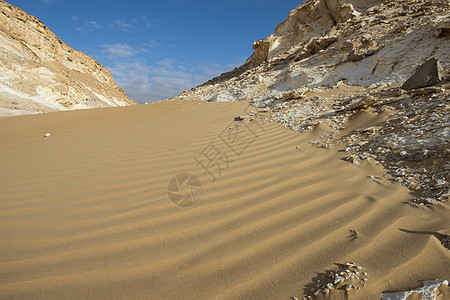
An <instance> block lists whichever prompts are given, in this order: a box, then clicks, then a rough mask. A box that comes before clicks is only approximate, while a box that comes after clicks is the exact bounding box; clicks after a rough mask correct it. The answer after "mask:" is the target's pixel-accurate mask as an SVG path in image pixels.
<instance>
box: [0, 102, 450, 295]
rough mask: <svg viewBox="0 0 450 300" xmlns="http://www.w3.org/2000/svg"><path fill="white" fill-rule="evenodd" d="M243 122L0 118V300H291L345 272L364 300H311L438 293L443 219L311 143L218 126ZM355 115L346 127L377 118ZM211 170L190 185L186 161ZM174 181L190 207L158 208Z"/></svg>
mask: <svg viewBox="0 0 450 300" xmlns="http://www.w3.org/2000/svg"><path fill="white" fill-rule="evenodd" d="M247 110H248V107H247V104H244V103H205V102H195V101H193V102H176V101H173V102H161V103H154V104H149V105H140V106H133V107H121V108H108V109H93V110H85V111H70V112H58V113H49V114H46V115H33V116H21V117H14V118H6V119H1V120H0V138H1V141H2V142H1V144H0V157H1V159H0V170H1V172H0V193H1V194H0V197H1V200H0V298H1V299H127V298H133V299H289V297H291V296H296V297H299V298H301V297H302V296H305V295H311V292H310V289H311V287H314V283H313V280H314V282H315V281H316V280H317V278H321V276H322V275H326V274H327V271H329V270H332V269H335V268H336V264H342V263H345V262H349V261H354V262H355V263H356V264H358V265H360V266H362V267H363V268H364V272H366V273H367V276H366V277H367V282H366V283H365V286H362V285H361V286H360V289H358V290H356V289H355V290H351V291H349V292H346V291H345V290H336V291H333V292H332V293H330V294H328V296H327V297H328V298H327V299H343V298H345V297H348V298H349V299H379V298H380V297H381V292H383V291H392V290H398V289H404V288H415V287H417V286H419V285H420V283H419V281H420V280H427V279H437V278H439V279H448V277H449V275H450V274H449V271H448V266H449V265H448V262H449V261H450V254H449V252H448V250H447V249H446V248H444V247H443V246H442V245H441V243H440V241H439V240H438V238H436V234H437V233H444V234H448V233H449V232H450V222H449V218H448V208H449V207H448V204H444V205H439V206H435V207H433V208H430V209H428V208H427V209H419V208H415V207H412V206H410V205H408V204H405V202H407V201H408V200H410V199H412V197H413V196H412V195H411V194H410V192H409V191H408V190H407V189H405V188H404V187H402V186H401V185H399V184H393V183H388V182H386V178H381V180H380V182H375V181H374V180H372V179H371V178H370V175H378V176H381V175H382V174H383V171H382V169H381V167H379V166H376V165H374V164H369V163H367V162H363V163H362V164H361V165H360V166H354V165H351V164H349V163H348V162H345V161H343V160H342V159H341V158H342V157H343V156H345V155H344V154H345V153H343V152H341V150H342V149H339V147H332V148H329V149H319V148H318V147H317V146H316V145H314V144H310V143H308V142H309V141H313V140H315V139H316V137H317V135H318V134H323V132H326V130H327V128H320V126H319V128H317V130H315V131H313V132H310V133H305V134H296V133H294V132H291V131H289V130H287V129H283V128H281V127H280V125H279V124H276V123H261V122H255V121H253V122H249V121H241V122H234V121H233V118H234V117H235V116H237V115H240V114H243V112H244V111H247ZM368 114H369V113H365V115H364V114H362V115H359V116H357V117H356V119H355V120H354V121H353V122H354V124H357V126H360V124H361V123H364V122H371V123H376V122H377V121H379V120H381V119H382V118H383V116H378V115H370V116H369V115H368ZM235 125H238V126H239V127H238V131H237V132H236V128H235V127H234V126H235ZM349 128H351V126H349ZM47 132H48V133H51V136H49V137H44V134H45V133H47ZM226 143H228V145H227V144H226ZM296 147H297V148H296ZM218 149H219V150H220V151H219V152H218V151H217V150H218ZM238 154H239V155H238ZM213 156H214V157H215V158H217V157H219V158H220V160H214V162H215V163H216V164H214V165H213V168H211V169H209V171H211V174H208V173H206V174H205V171H204V169H202V168H201V166H200V165H199V163H198V162H197V160H199V161H202V162H203V163H206V160H205V159H206V158H211V157H213ZM196 159H197V160H196ZM211 161H213V160H210V161H209V162H211ZM219 167H220V172H219ZM180 173H189V174H192V175H194V176H195V177H197V178H198V179H199V180H200V182H201V186H202V192H201V195H200V198H198V199H197V196H198V194H195V197H194V198H195V200H197V201H196V202H195V204H194V205H192V206H187V207H179V206H176V205H175V204H174V203H173V202H172V201H171V200H170V199H169V196H168V193H167V189H168V184H169V182H170V180H171V179H172V178H173V177H174V176H175V175H177V174H180ZM211 175H214V176H215V180H214V178H213V176H211ZM189 192H190V190H189V189H187V190H181V192H180V194H186V195H189ZM188 204H189V203H188ZM352 230H353V231H355V232H356V233H357V237H356V238H352V237H351V235H352ZM448 290H449V288H447V287H442V288H441V292H442V293H445V294H446V295H449V294H448Z"/></svg>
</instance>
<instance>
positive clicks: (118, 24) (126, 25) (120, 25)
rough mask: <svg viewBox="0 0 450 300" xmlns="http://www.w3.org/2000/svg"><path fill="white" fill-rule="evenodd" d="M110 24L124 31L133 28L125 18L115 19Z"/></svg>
mask: <svg viewBox="0 0 450 300" xmlns="http://www.w3.org/2000/svg"><path fill="white" fill-rule="evenodd" d="M110 26H111V27H114V28H117V29H119V30H122V31H125V32H129V31H130V30H131V29H133V28H134V26H133V25H131V24H130V23H128V22H127V21H125V20H115V21H114V22H113V23H112V24H110Z"/></svg>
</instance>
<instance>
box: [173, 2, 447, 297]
mask: <svg viewBox="0 0 450 300" xmlns="http://www.w3.org/2000/svg"><path fill="white" fill-rule="evenodd" d="M253 49H254V53H253V55H252V56H251V57H250V58H249V59H248V60H247V62H246V63H245V64H244V65H243V66H241V67H239V68H236V69H234V70H233V71H231V72H228V73H224V74H222V75H221V76H219V77H217V78H214V79H212V80H210V81H208V82H206V83H205V84H203V85H200V86H198V87H196V88H194V89H192V90H190V91H185V92H183V93H182V94H180V95H179V96H178V97H176V98H174V99H184V100H186V101H189V100H194V99H196V100H197V99H201V100H208V101H248V102H250V103H251V104H252V105H253V106H254V107H255V108H254V110H253V111H251V112H249V113H247V114H246V115H243V116H239V118H236V119H235V121H240V122H242V121H244V122H245V121H253V122H258V120H265V121H276V122H280V123H281V124H283V125H284V126H286V127H288V128H290V129H292V130H294V131H298V132H304V131H308V130H315V131H316V132H319V133H320V134H321V135H320V138H319V139H317V140H314V141H310V143H311V144H315V145H317V147H318V148H323V149H326V148H329V147H339V148H338V149H342V150H341V151H342V153H343V157H342V159H344V160H346V161H348V162H349V163H352V164H354V165H359V164H362V163H364V164H367V163H375V164H381V165H382V166H383V167H384V170H385V174H384V175H383V176H380V177H379V176H371V178H372V179H373V180H374V181H375V182H381V181H386V182H389V181H396V182H400V183H401V184H403V185H404V186H406V187H408V188H409V189H410V190H411V201H410V203H409V205H413V206H416V207H418V208H421V209H434V207H435V206H439V205H440V204H441V203H442V202H447V201H448V200H449V198H450V193H449V187H450V184H449V182H450V163H449V156H450V121H449V120H450V81H449V79H450V78H449V73H448V71H449V70H450V51H449V49H450V1H448V0H408V1H406V0H389V1H386V0H308V1H305V2H304V3H302V4H301V5H300V6H298V7H297V8H296V9H295V10H293V11H291V12H290V13H289V16H288V17H287V19H286V21H284V22H283V23H281V24H280V25H278V27H277V28H276V29H275V33H274V34H273V35H271V36H269V37H267V38H265V39H263V40H260V41H257V42H255V43H254V45H253ZM298 150H300V151H301V149H298ZM446 240H448V236H446V237H445V238H444V239H443V240H442V243H443V245H444V244H445V243H446V242H445V241H446ZM445 245H447V244H445ZM417 272H418V273H419V274H420V270H417ZM423 279H430V278H423ZM432 279H435V278H432ZM445 279H448V278H445ZM321 291H322V290H320V291H316V293H321ZM323 292H324V293H325V291H323ZM307 296H312V294H311V293H310V294H309V295H307ZM386 297H388V296H386ZM383 299H393V298H389V297H388V298H383ZM395 299H397V298H395ZM398 299H404V298H402V297H400V298H398Z"/></svg>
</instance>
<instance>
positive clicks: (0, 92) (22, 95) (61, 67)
mask: <svg viewBox="0 0 450 300" xmlns="http://www.w3.org/2000/svg"><path fill="white" fill-rule="evenodd" d="M131 104H135V103H134V102H133V101H132V100H130V99H129V98H128V97H127V95H126V94H125V92H124V91H123V90H122V89H121V88H119V87H118V86H117V84H116V83H115V82H114V80H113V78H112V77H111V73H110V71H108V70H107V69H106V68H104V67H103V66H102V65H101V64H100V63H98V62H97V61H96V60H94V59H92V58H91V57H89V56H88V55H86V54H84V53H82V52H80V51H76V50H74V49H72V48H71V47H70V46H68V45H67V44H65V43H64V42H63V41H61V40H60V39H59V38H58V37H57V36H56V35H55V34H54V33H53V32H52V31H51V30H50V29H49V28H47V26H45V24H44V23H42V22H41V21H39V20H38V19H37V18H35V17H33V16H31V15H28V14H27V13H25V12H24V11H23V10H21V9H19V8H17V7H14V6H12V5H10V4H8V3H6V2H4V1H1V0H0V116H11V115H18V114H28V113H37V112H49V111H58V110H70V109H82V108H93V107H107V106H124V105H131Z"/></svg>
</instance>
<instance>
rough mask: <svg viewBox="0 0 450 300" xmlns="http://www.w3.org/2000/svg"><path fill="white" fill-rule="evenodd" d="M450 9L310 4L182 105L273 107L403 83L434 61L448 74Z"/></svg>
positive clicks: (328, 1) (412, 4)
mask: <svg viewBox="0 0 450 300" xmlns="http://www.w3.org/2000/svg"><path fill="white" fill-rule="evenodd" d="M449 20H450V4H449V2H448V1H438V0H436V1H435V0H411V1H405V0H392V1H383V0H366V1H364V0H339V1H338V0H309V1H305V2H304V3H302V4H301V5H300V6H299V7H297V8H296V9H295V10H293V11H291V12H290V13H289V16H288V17H287V19H286V20H285V21H284V22H283V23H281V24H280V25H278V26H277V28H276V29H275V32H274V34H273V35H270V36H269V37H267V38H265V39H262V40H260V41H257V42H255V44H254V46H253V48H254V53H253V54H252V56H251V57H250V58H249V59H248V60H247V62H246V63H245V64H244V65H243V66H241V67H239V68H237V69H235V70H233V71H231V72H228V73H224V74H222V75H221V76H219V77H216V78H214V79H212V80H210V81H208V82H207V83H205V84H203V85H201V86H199V87H197V88H195V89H193V90H191V91H187V92H184V93H182V94H181V95H180V97H181V98H182V99H204V100H211V101H242V100H246V99H252V100H255V102H260V103H261V104H262V103H270V102H271V101H275V99H276V98H277V97H278V95H279V94H280V93H283V92H285V91H288V90H295V89H299V88H306V89H314V88H317V87H321V86H333V85H336V84H337V83H338V82H339V81H343V82H345V83H346V84H349V85H352V86H362V87H365V88H368V87H380V86H385V87H388V86H392V85H402V84H403V83H404V82H405V81H406V80H407V79H408V78H409V77H411V76H412V75H413V74H414V72H415V70H416V68H417V67H418V66H420V65H421V64H423V63H424V62H425V61H427V60H428V59H430V58H431V57H435V58H436V59H438V60H439V61H440V63H441V65H442V67H443V69H444V70H449V69H450V52H449V51H448V49H450V38H449V37H450V35H449V34H448V32H450V31H449V28H450V27H449V26H448V24H450V23H449Z"/></svg>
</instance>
